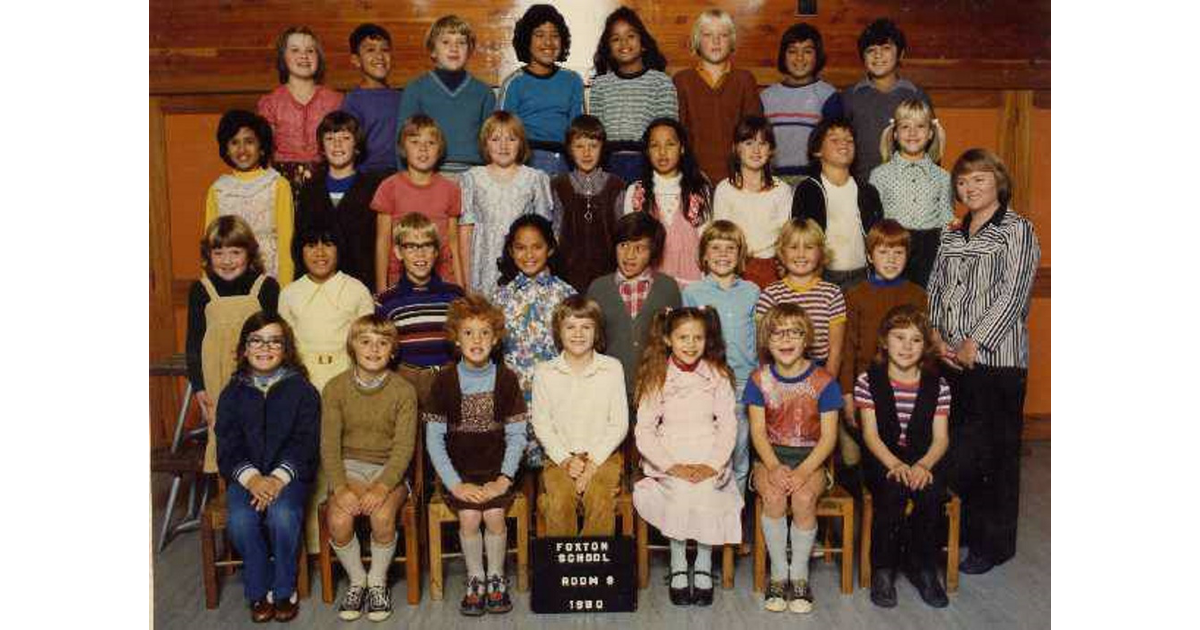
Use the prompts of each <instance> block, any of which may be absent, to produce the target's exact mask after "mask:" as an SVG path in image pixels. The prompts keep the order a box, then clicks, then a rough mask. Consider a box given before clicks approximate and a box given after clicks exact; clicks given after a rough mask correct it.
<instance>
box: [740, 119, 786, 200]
mask: <svg viewBox="0 0 1200 630" xmlns="http://www.w3.org/2000/svg"><path fill="white" fill-rule="evenodd" d="M758 136H762V138H763V140H764V141H765V142H766V143H767V144H768V145H770V146H771V151H772V152H774V151H775V149H776V146H775V132H774V131H772V130H771V123H770V122H768V121H767V118H766V117H765V116H759V115H758V114H750V115H749V116H746V117H744V118H742V119H741V120H739V121H738V124H737V128H736V129H734V131H733V146H732V147H730V149H729V183H731V184H733V187H734V188H737V189H738V190H741V189H742V185H743V184H744V182H743V181H742V158H741V156H739V155H738V145H739V144H741V143H743V142H745V141H747V140H751V139H753V138H756V137H758ZM774 187H775V178H774V177H772V173H771V159H770V158H769V157H768V158H767V163H766V164H764V165H763V190H770V189H772V188H774Z"/></svg>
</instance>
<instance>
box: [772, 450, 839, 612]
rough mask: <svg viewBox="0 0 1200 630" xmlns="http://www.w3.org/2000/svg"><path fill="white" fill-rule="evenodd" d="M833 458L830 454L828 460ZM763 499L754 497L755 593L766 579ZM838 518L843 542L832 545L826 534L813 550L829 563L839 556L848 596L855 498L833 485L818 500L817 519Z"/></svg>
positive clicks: (789, 507)
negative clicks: (822, 541)
mask: <svg viewBox="0 0 1200 630" xmlns="http://www.w3.org/2000/svg"><path fill="white" fill-rule="evenodd" d="M832 459H833V458H832V457H831V458H830V460H832ZM791 511H792V507H791V502H790V501H789V502H788V503H787V512H785V513H788V514H790V513H791ZM762 513H763V501H762V497H761V496H758V497H756V499H755V501H754V592H755V593H761V592H762V591H763V588H764V587H765V586H766V582H767V542H766V537H765V536H764V535H763V529H762ZM821 517H841V519H842V544H841V546H840V547H838V546H834V545H833V544H832V541H831V540H830V537H829V536H826V537H825V543H824V544H823V545H817V546H815V547H814V550H817V551H821V552H822V553H824V555H825V561H826V562H832V561H833V557H832V554H835V553H838V554H841V556H842V593H844V594H846V595H849V594H850V593H853V592H854V497H852V496H850V493H848V492H846V489H845V488H843V487H841V486H839V485H836V484H835V485H834V486H833V489H832V490H829V491H828V492H826V493H825V494H824V495H822V496H821V498H820V499H818V500H817V518H821Z"/></svg>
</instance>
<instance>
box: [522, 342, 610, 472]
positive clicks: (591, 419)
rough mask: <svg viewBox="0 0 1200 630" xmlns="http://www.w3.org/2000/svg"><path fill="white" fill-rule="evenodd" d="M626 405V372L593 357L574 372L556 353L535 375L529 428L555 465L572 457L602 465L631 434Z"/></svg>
mask: <svg viewBox="0 0 1200 630" xmlns="http://www.w3.org/2000/svg"><path fill="white" fill-rule="evenodd" d="M628 404H629V402H628V400H627V399H626V396H625V371H624V370H623V369H622V368H621V362H620V361H618V360H616V359H614V358H612V357H610V356H606V355H603V354H600V353H598V352H597V353H593V354H592V362H591V363H589V364H588V365H587V367H585V368H584V369H583V371H582V372H575V371H574V370H572V369H571V366H570V365H568V364H567V360H566V358H565V355H564V354H563V353H559V355H558V356H556V357H554V358H553V359H550V360H549V361H546V362H544V363H541V364H539V365H538V366H537V368H535V369H534V375H533V406H532V410H533V415H532V419H531V422H532V423H533V430H534V433H536V434H537V438H538V440H539V441H540V442H541V443H542V447H543V448H544V449H545V450H546V455H547V456H548V457H549V458H550V459H551V460H553V461H554V462H555V463H556V464H561V463H562V462H563V461H564V460H566V459H567V458H568V457H570V456H571V454H572V453H586V454H587V456H588V459H589V460H590V461H592V462H595V463H596V465H597V466H599V465H600V464H603V463H604V460H606V459H608V457H609V456H610V455H612V453H613V451H615V450H616V449H617V447H618V446H620V444H621V441H622V440H624V439H625V433H626V432H627V431H628V430H629V407H628Z"/></svg>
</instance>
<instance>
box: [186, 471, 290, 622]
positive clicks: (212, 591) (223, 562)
mask: <svg viewBox="0 0 1200 630" xmlns="http://www.w3.org/2000/svg"><path fill="white" fill-rule="evenodd" d="M228 521H229V510H228V509H227V508H226V506H225V481H224V480H223V479H218V490H217V497H216V498H215V499H213V500H211V501H209V502H208V505H207V506H205V508H204V514H203V516H202V517H201V519H200V553H201V556H202V561H203V566H202V567H201V572H202V573H203V578H204V607H205V608H209V609H212V608H216V607H217V604H218V603H219V602H220V599H221V583H220V580H219V576H218V571H217V569H221V570H223V572H224V573H225V575H233V569H234V567H238V566H241V564H242V561H241V560H240V559H237V558H234V557H233V545H232V544H230V542H229V538H228V536H226V533H225V527H226V524H227V523H228ZM218 532H219V533H220V538H221V543H222V544H221V546H222V552H221V557H220V559H218V556H217V534H218ZM300 535H301V537H303V535H304V532H303V530H301V532H300ZM299 547H300V550H299V551H298V552H297V553H298V554H299V558H297V562H296V568H297V573H296V592H297V593H298V594H299V596H300V598H301V599H306V598H307V597H308V590H309V589H308V580H309V578H308V556H307V555H306V554H305V550H304V541H303V538H302V539H301V541H300V545H299Z"/></svg>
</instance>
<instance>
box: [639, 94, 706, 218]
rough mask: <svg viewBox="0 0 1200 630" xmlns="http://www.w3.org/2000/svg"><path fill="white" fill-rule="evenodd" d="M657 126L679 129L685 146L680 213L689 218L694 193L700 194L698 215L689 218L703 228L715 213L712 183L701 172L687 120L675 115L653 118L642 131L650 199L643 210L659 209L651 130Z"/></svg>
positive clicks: (681, 162) (644, 186) (645, 181)
mask: <svg viewBox="0 0 1200 630" xmlns="http://www.w3.org/2000/svg"><path fill="white" fill-rule="evenodd" d="M656 127H670V128H671V129H674V130H675V137H677V138H679V146H680V147H682V148H683V155H681V156H679V174H680V175H682V176H683V178H682V181H680V183H679V205H680V208H679V212H680V213H681V214H683V216H684V217H685V218H686V217H687V216H688V214H687V209H688V206H689V204H690V203H691V199H692V195H699V196H700V212H698V213H697V214H696V216H695V217H693V218H689V219H688V223H691V224H692V225H693V226H695V227H700V226H701V225H704V224H705V223H707V222H708V219H709V217H710V216H711V215H712V184H710V183H709V181H708V178H707V177H705V176H704V173H703V172H701V171H700V165H699V164H697V163H696V158H695V157H694V156H693V155H692V145H691V144H690V143H689V142H688V134H687V129H686V128H685V127H684V126H683V123H681V122H679V121H678V120H675V119H674V118H666V117H663V118H655V119H654V120H652V121H650V124H649V125H646V131H644V132H642V151H643V152H644V155H645V156H646V159H645V160H643V161H642V189H643V190H645V191H646V201H645V205H643V207H642V210H644V211H651V210H657V209H658V202H657V201H655V199H654V166H653V165H652V164H651V163H650V132H652V131H654V129H655V128H656ZM652 214H656V213H652ZM655 218H657V216H656V217H655Z"/></svg>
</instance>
